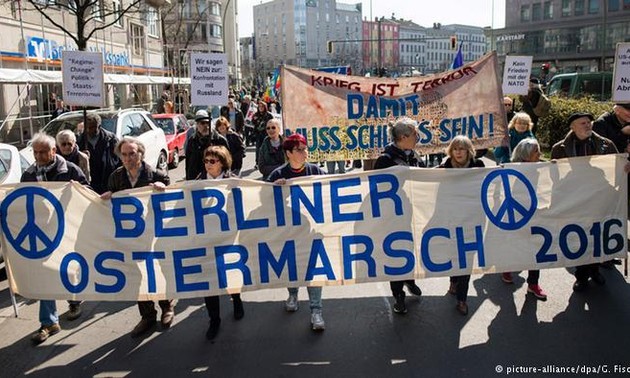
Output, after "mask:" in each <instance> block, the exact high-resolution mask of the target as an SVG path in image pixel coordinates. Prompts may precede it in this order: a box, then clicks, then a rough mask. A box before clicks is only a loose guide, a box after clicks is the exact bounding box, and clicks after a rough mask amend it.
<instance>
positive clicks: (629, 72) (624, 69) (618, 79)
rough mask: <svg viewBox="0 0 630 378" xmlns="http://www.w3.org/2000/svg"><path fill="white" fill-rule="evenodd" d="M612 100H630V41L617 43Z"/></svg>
mask: <svg viewBox="0 0 630 378" xmlns="http://www.w3.org/2000/svg"><path fill="white" fill-rule="evenodd" d="M613 79H614V80H613V87H612V100H613V101H614V102H630V43H627V42H626V43H617V52H616V53H615V74H614V76H613Z"/></svg>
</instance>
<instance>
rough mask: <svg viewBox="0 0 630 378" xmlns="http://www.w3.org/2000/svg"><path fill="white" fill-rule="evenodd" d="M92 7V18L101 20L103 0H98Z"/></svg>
mask: <svg viewBox="0 0 630 378" xmlns="http://www.w3.org/2000/svg"><path fill="white" fill-rule="evenodd" d="M93 7H94V9H93V10H92V14H93V15H94V18H95V19H97V20H99V21H103V12H104V10H103V0H98V2H96V4H94V5H93Z"/></svg>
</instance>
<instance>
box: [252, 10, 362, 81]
mask: <svg viewBox="0 0 630 378" xmlns="http://www.w3.org/2000/svg"><path fill="white" fill-rule="evenodd" d="M361 12H362V9H361V4H360V3H357V4H343V3H338V2H337V1H335V0H307V1H306V2H304V0H301V1H300V0H273V1H270V2H267V3H263V4H259V5H255V6H254V37H255V41H256V43H255V48H256V50H255V52H256V71H257V72H258V76H264V75H266V74H267V73H268V72H270V71H272V70H273V69H274V68H275V67H277V66H279V65H281V64H290V65H295V66H300V67H308V68H316V67H325V66H332V65H346V64H349V65H351V66H353V67H356V66H357V65H360V64H361V58H360V57H361V44H360V42H359V39H360V38H361V30H362V26H361ZM329 41H333V42H332V52H331V53H329V52H328V42H329Z"/></svg>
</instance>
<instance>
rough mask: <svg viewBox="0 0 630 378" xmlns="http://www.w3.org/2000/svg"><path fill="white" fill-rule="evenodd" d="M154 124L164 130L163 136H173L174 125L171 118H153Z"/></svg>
mask: <svg viewBox="0 0 630 378" xmlns="http://www.w3.org/2000/svg"><path fill="white" fill-rule="evenodd" d="M154 119H155V123H156V124H157V125H158V126H159V127H160V129H162V130H164V134H166V135H170V134H175V124H174V122H173V119H172V118H154Z"/></svg>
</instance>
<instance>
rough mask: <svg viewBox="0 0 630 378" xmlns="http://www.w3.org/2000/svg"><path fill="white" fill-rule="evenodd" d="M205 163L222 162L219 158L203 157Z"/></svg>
mask: <svg viewBox="0 0 630 378" xmlns="http://www.w3.org/2000/svg"><path fill="white" fill-rule="evenodd" d="M203 162H204V164H216V163H220V162H221V161H220V160H219V159H203Z"/></svg>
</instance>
